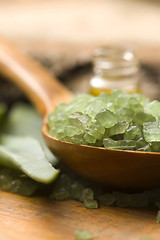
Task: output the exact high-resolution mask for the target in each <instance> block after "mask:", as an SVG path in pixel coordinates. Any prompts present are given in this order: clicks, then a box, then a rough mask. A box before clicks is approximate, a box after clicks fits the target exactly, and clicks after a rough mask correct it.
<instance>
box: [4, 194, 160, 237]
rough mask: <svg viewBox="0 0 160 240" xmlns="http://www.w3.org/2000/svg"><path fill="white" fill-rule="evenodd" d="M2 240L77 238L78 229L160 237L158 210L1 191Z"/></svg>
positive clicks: (109, 234) (108, 234) (101, 233)
mask: <svg viewBox="0 0 160 240" xmlns="http://www.w3.org/2000/svg"><path fill="white" fill-rule="evenodd" d="M0 216H1V217H0V240H29V239H30V240H62V239H65V240H73V239H75V237H74V234H75V231H76V230H77V229H82V230H88V231H91V232H92V233H93V234H97V238H96V239H99V240H139V239H141V238H142V237H145V236H147V237H150V238H151V239H153V240H159V236H160V226H159V224H158V223H156V211H152V210H133V209H119V208H114V207H101V208H99V209H92V210H88V209H86V208H85V207H84V206H83V205H82V204H81V203H80V202H76V201H52V200H49V199H46V198H39V197H32V198H28V197H22V196H18V195H14V194H10V193H5V192H0Z"/></svg>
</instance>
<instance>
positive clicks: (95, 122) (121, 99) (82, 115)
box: [48, 90, 160, 152]
mask: <svg viewBox="0 0 160 240" xmlns="http://www.w3.org/2000/svg"><path fill="white" fill-rule="evenodd" d="M159 106H160V102H159V101H158V100H153V101H151V100H150V99H148V98H146V97H145V96H143V95H141V94H129V93H124V92H122V91H121V90H113V92H112V93H111V95H108V94H106V93H102V94H100V95H99V96H97V97H95V96H92V95H89V94H81V95H78V96H76V97H75V98H73V99H72V100H71V101H70V102H69V103H68V104H64V103H63V104H60V105H57V106H56V109H55V112H54V113H51V114H50V115H49V117H48V121H49V123H48V124H49V132H50V134H51V135H52V136H53V137H56V138H58V139H60V140H62V141H67V142H71V143H76V144H83V145H90V146H97V147H105V148H113V149H123V150H137V151H146V152H147V151H153V152H155V151H158V152H159V151H160V148H159V142H160V129H159V121H160V120H159V119H160V107H159ZM140 139H141V140H140Z"/></svg>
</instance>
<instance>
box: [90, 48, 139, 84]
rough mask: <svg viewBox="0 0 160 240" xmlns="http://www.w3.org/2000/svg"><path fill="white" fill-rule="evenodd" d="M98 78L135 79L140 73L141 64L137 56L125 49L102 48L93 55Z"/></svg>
mask: <svg viewBox="0 0 160 240" xmlns="http://www.w3.org/2000/svg"><path fill="white" fill-rule="evenodd" d="M93 65H94V73H95V75H96V76H99V77H102V78H107V79H108V78H111V79H113V80H114V79H125V78H127V79H128V78H132V77H135V76H136V75H137V74H138V72H139V62H138V60H137V58H136V56H135V54H134V53H133V52H132V51H131V50H128V49H125V48H114V49H113V48H100V49H96V51H95V53H94V55H93Z"/></svg>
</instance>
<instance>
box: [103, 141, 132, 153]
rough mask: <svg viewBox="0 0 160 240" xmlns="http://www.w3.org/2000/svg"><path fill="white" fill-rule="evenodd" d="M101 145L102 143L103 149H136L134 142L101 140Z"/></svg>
mask: <svg viewBox="0 0 160 240" xmlns="http://www.w3.org/2000/svg"><path fill="white" fill-rule="evenodd" d="M103 143H104V147H105V148H114V149H122V150H123V149H126V150H132V149H134V148H135V147H136V141H134V140H119V141H114V140H112V139H111V138H105V139H104V140H103Z"/></svg>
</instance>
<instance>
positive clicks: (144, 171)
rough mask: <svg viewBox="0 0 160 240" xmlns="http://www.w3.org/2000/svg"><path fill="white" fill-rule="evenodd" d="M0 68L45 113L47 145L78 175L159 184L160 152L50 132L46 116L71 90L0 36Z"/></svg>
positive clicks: (115, 183) (125, 185) (110, 182)
mask: <svg viewBox="0 0 160 240" xmlns="http://www.w3.org/2000/svg"><path fill="white" fill-rule="evenodd" d="M0 72H1V74H3V75H5V76H6V77H7V78H8V79H9V80H11V81H12V82H14V83H15V84H17V85H18V86H19V87H20V88H21V89H22V90H23V91H24V92H25V93H26V95H27V96H28V97H29V99H30V100H31V101H32V102H33V104H34V105H35V106H36V108H37V109H38V110H39V112H40V113H41V114H42V116H44V122H43V126H42V133H43V136H44V139H45V142H46V144H47V146H48V147H49V148H50V149H51V151H52V152H53V153H54V154H55V155H56V156H57V157H58V158H59V159H60V161H62V162H63V163H64V164H65V165H66V166H67V167H69V168H70V169H72V170H73V171H75V172H76V173H78V174H79V175H81V176H83V177H85V178H87V179H90V180H93V181H95V182H99V183H103V184H105V185H107V186H108V187H112V188H117V189H136V190H137V189H144V188H145V189H147V188H153V187H160V153H151V152H138V151H126V150H125V151H124V150H111V149H104V148H100V147H91V146H84V145H78V144H73V143H69V142H63V141H60V140H57V139H55V138H53V137H52V136H50V135H49V133H48V126H47V116H48V114H49V113H50V112H52V111H53V110H54V107H55V105H56V104H58V103H60V102H67V101H69V100H70V99H71V98H72V97H73V94H72V93H71V92H70V91H69V90H68V89H66V88H65V87H64V86H63V85H62V84H61V83H60V82H58V81H57V80H56V79H55V78H54V77H51V76H50V75H49V73H47V72H46V70H45V69H43V68H42V66H40V65H39V64H38V63H35V62H34V61H33V60H31V59H29V58H28V57H27V56H25V55H24V54H23V53H21V51H20V50H19V49H18V48H17V47H16V46H15V45H13V44H12V43H9V42H8V41H6V40H3V39H2V38H1V40H0Z"/></svg>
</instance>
